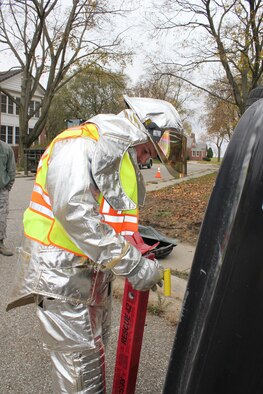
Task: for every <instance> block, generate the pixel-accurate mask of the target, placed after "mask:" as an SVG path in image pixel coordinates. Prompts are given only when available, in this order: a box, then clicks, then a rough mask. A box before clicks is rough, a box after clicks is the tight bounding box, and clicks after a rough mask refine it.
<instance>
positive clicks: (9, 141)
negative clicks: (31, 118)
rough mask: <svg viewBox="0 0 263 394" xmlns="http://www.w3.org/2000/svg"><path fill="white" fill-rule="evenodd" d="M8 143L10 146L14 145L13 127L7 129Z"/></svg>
mask: <svg viewBox="0 0 263 394" xmlns="http://www.w3.org/2000/svg"><path fill="white" fill-rule="evenodd" d="M7 143H8V144H12V143H13V127H12V126H8V127H7Z"/></svg>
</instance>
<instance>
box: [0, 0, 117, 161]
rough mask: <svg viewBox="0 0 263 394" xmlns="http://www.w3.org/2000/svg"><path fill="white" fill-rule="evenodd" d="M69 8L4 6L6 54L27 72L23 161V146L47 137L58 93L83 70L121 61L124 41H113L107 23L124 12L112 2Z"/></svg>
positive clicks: (2, 46) (32, 0) (34, 2)
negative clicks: (38, 96)
mask: <svg viewBox="0 0 263 394" xmlns="http://www.w3.org/2000/svg"><path fill="white" fill-rule="evenodd" d="M69 4H70V5H69V6H68V7H67V8H66V7H65V4H64V5H63V2H62V1H59V0H52V1H51V0H16V1H2V2H1V8H0V51H1V53H2V54H3V53H4V52H8V53H12V55H13V56H14V58H15V59H16V62H17V63H18V65H19V67H20V68H21V70H22V84H21V99H20V101H19V102H17V105H18V106H19V124H20V141H21V142H20V157H23V148H24V147H30V145H31V144H32V143H33V142H34V141H35V140H36V139H37V138H38V136H39V135H40V134H41V132H42V130H43V128H44V126H45V122H46V118H47V113H48V110H49V108H50V105H51V102H52V99H53V97H54V95H55V94H56V92H57V91H58V90H59V89H60V88H61V87H62V86H63V85H65V84H66V83H67V82H68V81H69V80H70V79H71V78H73V77H74V75H76V74H77V73H78V72H79V71H80V70H81V67H80V65H81V66H84V65H87V64H95V63H98V64H99V63H104V64H105V62H106V61H107V60H108V59H109V57H110V56H111V55H113V54H114V55H115V57H116V53H117V52H116V48H117V46H118V44H119V38H118V37H117V38H115V39H110V37H111V36H112V35H111V34H110V33H109V32H107V31H106V30H105V29H106V25H105V24H106V22H107V20H108V19H109V18H110V17H111V16H112V15H116V14H118V13H119V12H120V10H119V9H113V8H111V7H110V5H109V2H107V1H106V0H97V1H94V0H86V1H84V0H72V1H71V2H70V3H69ZM102 28H103V29H104V32H103V34H102V31H101V29H102ZM69 71H70V72H69ZM42 80H44V82H45V94H44V97H43V100H42V102H41V104H40V107H41V112H40V117H39V119H38V121H37V123H36V125H35V127H34V129H33V130H32V132H31V133H29V134H28V123H29V119H30V118H31V117H32V116H33V115H34V112H32V110H31V111H30V101H31V100H32V98H33V96H34V93H35V92H36V89H37V87H38V86H39V83H40V82H41V81H42ZM1 90H2V91H3V93H5V94H8V93H7V92H5V91H4V90H3V89H1ZM9 96H10V95H9ZM11 99H13V101H16V100H15V98H14V97H11ZM36 111H39V108H36Z"/></svg>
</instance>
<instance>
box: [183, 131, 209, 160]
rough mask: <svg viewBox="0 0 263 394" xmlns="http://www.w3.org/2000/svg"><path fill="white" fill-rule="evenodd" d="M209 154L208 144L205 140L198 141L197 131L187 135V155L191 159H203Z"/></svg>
mask: <svg viewBox="0 0 263 394" xmlns="http://www.w3.org/2000/svg"><path fill="white" fill-rule="evenodd" d="M206 154H207V145H206V143H205V142H196V139H195V133H191V135H190V137H187V156H188V158H189V160H203V158H204V157H206Z"/></svg>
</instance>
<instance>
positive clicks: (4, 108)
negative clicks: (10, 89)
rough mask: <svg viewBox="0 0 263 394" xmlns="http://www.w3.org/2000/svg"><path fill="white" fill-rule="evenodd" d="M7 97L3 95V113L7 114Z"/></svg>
mask: <svg viewBox="0 0 263 394" xmlns="http://www.w3.org/2000/svg"><path fill="white" fill-rule="evenodd" d="M6 103H7V96H6V95H5V94H1V112H3V113H6V109H7V106H6Z"/></svg>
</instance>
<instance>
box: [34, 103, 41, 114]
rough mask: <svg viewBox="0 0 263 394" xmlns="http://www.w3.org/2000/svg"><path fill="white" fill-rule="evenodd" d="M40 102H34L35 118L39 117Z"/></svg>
mask: <svg viewBox="0 0 263 394" xmlns="http://www.w3.org/2000/svg"><path fill="white" fill-rule="evenodd" d="M40 104H41V103H40V102H39V101H35V110H36V112H35V118H39V116H40Z"/></svg>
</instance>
